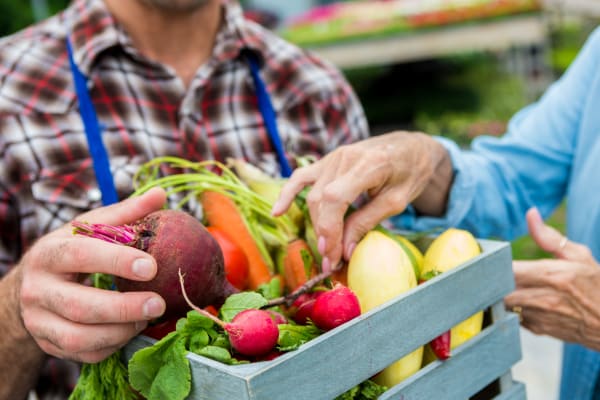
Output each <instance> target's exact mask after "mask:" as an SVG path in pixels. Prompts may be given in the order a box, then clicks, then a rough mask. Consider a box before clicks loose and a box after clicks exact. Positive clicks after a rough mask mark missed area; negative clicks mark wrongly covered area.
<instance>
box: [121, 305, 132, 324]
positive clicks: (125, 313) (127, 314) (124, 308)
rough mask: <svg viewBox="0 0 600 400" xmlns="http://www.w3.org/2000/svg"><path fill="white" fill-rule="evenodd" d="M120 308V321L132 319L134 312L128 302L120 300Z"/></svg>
mask: <svg viewBox="0 0 600 400" xmlns="http://www.w3.org/2000/svg"><path fill="white" fill-rule="evenodd" d="M118 308H119V322H129V321H130V320H131V316H132V312H131V310H130V308H129V306H128V303H126V302H120V303H119V305H118Z"/></svg>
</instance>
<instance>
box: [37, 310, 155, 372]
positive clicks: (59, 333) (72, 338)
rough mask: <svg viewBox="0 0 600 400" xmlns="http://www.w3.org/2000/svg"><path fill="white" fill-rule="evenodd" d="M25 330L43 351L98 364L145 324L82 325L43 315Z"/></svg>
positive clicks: (138, 331) (54, 316)
mask: <svg viewBox="0 0 600 400" xmlns="http://www.w3.org/2000/svg"><path fill="white" fill-rule="evenodd" d="M36 321H37V322H35V323H33V324H30V325H29V326H28V329H29V330H30V332H32V333H34V337H35V338H36V341H37V343H38V345H40V347H41V348H42V350H44V351H45V352H47V353H49V354H52V355H55V356H57V357H66V358H69V359H75V360H76V361H83V362H92V361H95V362H98V361H100V360H102V359H103V358H106V357H107V356H108V355H110V354H112V353H113V352H114V351H116V350H117V349H119V348H120V347H122V346H124V345H125V344H126V343H127V342H128V341H129V340H131V338H132V337H134V336H135V335H137V334H139V333H140V332H141V331H142V330H143V329H144V327H145V324H138V323H135V322H132V323H129V324H96V325H85V324H79V323H74V322H72V321H68V320H63V319H60V318H59V317H58V316H56V315H53V314H50V313H43V314H40V315H39V316H38V318H36Z"/></svg>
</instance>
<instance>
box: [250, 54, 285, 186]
mask: <svg viewBox="0 0 600 400" xmlns="http://www.w3.org/2000/svg"><path fill="white" fill-rule="evenodd" d="M245 54H246V59H247V60H248V64H249V65H250V73H251V74H252V79H253V80H254V87H255V90H256V97H257V99H258V108H259V110H260V113H261V114H262V117H263V122H264V124H265V127H266V129H267V134H268V135H269V139H270V140H271V144H272V145H273V147H274V148H275V152H276V153H277V160H278V161H279V166H280V167H281V176H283V177H284V178H288V177H289V176H290V175H292V168H291V167H290V164H289V162H288V159H287V158H286V156H285V150H284V149H283V145H282V143H281V137H280V136H279V130H278V129H277V118H276V116H275V110H274V109H273V104H271V98H270V97H269V93H268V92H267V88H266V86H265V83H264V82H263V80H262V79H261V77H260V74H259V71H260V67H259V66H258V60H257V59H256V56H255V55H254V53H252V52H250V51H248V52H246V53H245Z"/></svg>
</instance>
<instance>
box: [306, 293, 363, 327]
mask: <svg viewBox="0 0 600 400" xmlns="http://www.w3.org/2000/svg"><path fill="white" fill-rule="evenodd" d="M359 315H360V304H359V302H358V297H356V294H354V292H353V291H352V290H350V289H349V288H348V287H346V286H343V285H337V286H335V287H334V288H333V289H331V290H329V291H327V292H324V293H322V294H321V295H319V296H318V297H317V299H316V300H315V304H314V306H313V308H312V312H311V319H312V321H313V322H314V324H315V325H316V326H317V327H319V328H321V329H323V330H324V331H329V330H331V329H333V328H335V327H337V326H339V325H341V324H343V323H345V322H347V321H350V320H351V319H353V318H356V317H358V316H359Z"/></svg>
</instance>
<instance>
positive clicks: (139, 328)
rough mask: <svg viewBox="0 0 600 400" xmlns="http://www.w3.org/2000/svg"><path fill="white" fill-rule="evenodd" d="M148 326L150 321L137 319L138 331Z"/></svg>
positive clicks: (136, 328) (136, 326)
mask: <svg viewBox="0 0 600 400" xmlns="http://www.w3.org/2000/svg"><path fill="white" fill-rule="evenodd" d="M147 326H148V321H135V330H136V332H141V331H143V330H144V329H146V327H147Z"/></svg>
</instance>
